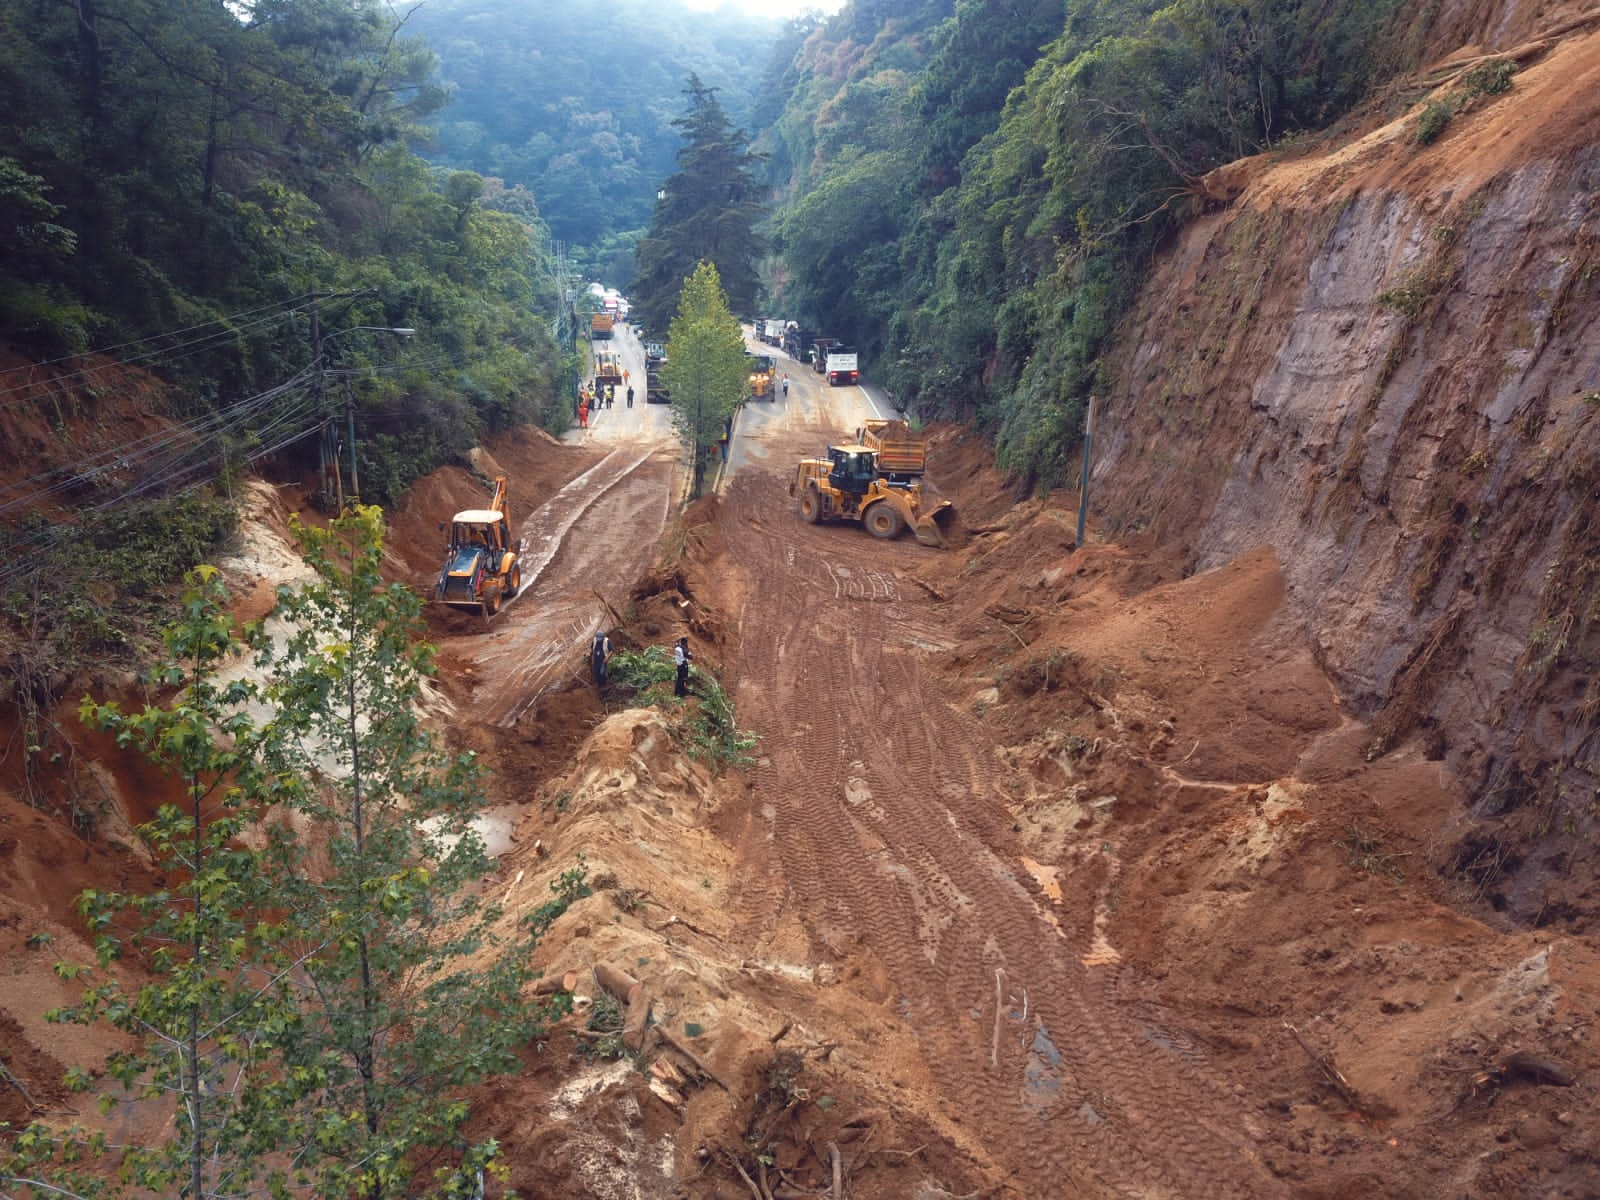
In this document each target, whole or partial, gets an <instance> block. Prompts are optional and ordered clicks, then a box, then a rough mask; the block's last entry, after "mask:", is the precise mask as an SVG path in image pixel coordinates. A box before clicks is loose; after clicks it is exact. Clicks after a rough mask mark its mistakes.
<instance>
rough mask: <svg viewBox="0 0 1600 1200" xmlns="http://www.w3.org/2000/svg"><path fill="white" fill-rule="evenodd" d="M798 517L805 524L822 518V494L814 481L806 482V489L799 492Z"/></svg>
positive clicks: (811, 523)
mask: <svg viewBox="0 0 1600 1200" xmlns="http://www.w3.org/2000/svg"><path fill="white" fill-rule="evenodd" d="M800 519H801V520H802V521H804V522H805V523H806V524H807V525H815V524H816V523H817V522H818V521H820V520H822V494H821V493H820V492H818V491H817V485H816V484H814V483H808V484H806V490H805V491H803V492H801V493H800Z"/></svg>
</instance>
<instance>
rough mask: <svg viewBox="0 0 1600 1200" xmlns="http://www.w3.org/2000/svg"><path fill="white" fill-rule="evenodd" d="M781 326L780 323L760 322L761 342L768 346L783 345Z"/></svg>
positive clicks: (781, 323)
mask: <svg viewBox="0 0 1600 1200" xmlns="http://www.w3.org/2000/svg"><path fill="white" fill-rule="evenodd" d="M783 325H784V323H783V322H782V321H763V322H761V330H760V336H761V340H762V341H763V342H765V343H766V344H767V345H769V346H781V345H783Z"/></svg>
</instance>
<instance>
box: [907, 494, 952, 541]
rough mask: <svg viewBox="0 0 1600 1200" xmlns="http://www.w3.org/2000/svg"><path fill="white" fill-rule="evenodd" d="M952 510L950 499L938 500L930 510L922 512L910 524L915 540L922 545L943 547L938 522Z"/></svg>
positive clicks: (943, 519)
mask: <svg viewBox="0 0 1600 1200" xmlns="http://www.w3.org/2000/svg"><path fill="white" fill-rule="evenodd" d="M952 511H953V510H952V509H951V507H950V501H948V500H940V501H939V502H938V503H937V504H936V505H934V506H933V507H932V508H931V509H930V510H928V511H927V512H925V513H923V514H922V515H921V516H919V517H918V518H917V520H916V523H915V524H914V525H912V527H911V531H912V532H913V533H915V534H916V535H917V541H919V542H921V543H922V544H923V545H924V546H933V547H934V548H935V549H939V550H942V549H944V545H945V541H944V530H943V529H942V528H941V527H940V523H941V522H943V521H945V520H947V519H948V518H949V516H950V514H951V512H952Z"/></svg>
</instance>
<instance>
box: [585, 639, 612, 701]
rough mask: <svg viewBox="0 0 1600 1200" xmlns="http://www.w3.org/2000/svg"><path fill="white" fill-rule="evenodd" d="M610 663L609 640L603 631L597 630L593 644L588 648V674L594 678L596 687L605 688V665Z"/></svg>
mask: <svg viewBox="0 0 1600 1200" xmlns="http://www.w3.org/2000/svg"><path fill="white" fill-rule="evenodd" d="M610 661H611V639H610V638H608V637H607V636H606V631H605V630H604V629H597V630H595V633H594V642H593V643H592V644H591V645H590V647H589V674H590V675H592V676H593V677H594V683H595V686H596V687H602V688H603V687H605V685H606V664H607V663H609V662H610Z"/></svg>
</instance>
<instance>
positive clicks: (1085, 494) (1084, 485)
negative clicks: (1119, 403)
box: [1077, 396, 1094, 550]
mask: <svg viewBox="0 0 1600 1200" xmlns="http://www.w3.org/2000/svg"><path fill="white" fill-rule="evenodd" d="M1093 445H1094V397H1093V396H1090V397H1089V416H1088V419H1087V420H1085V421H1084V423H1083V477H1082V478H1081V479H1080V480H1079V481H1078V545H1077V548H1078V549H1080V550H1081V549H1083V526H1084V522H1085V521H1087V520H1088V517H1089V454H1090V449H1091V447H1092V446H1093Z"/></svg>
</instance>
